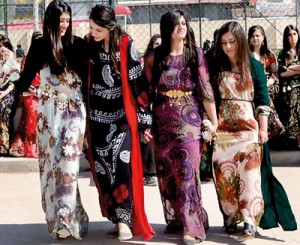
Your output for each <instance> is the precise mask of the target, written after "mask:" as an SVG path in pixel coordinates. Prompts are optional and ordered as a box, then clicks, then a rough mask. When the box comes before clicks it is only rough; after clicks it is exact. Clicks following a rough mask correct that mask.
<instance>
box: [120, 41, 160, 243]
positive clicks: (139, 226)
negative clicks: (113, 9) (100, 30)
mask: <svg viewBox="0 0 300 245" xmlns="http://www.w3.org/2000/svg"><path fill="white" fill-rule="evenodd" d="M127 51H128V36H127V35H124V36H123V38H122V40H121V42H120V56H121V57H120V59H121V80H122V91H123V98H124V107H125V113H126V119H127V122H128V125H129V128H130V133H131V156H130V162H131V174H132V176H131V182H132V192H133V214H132V222H133V235H135V236H139V235H142V237H143V240H150V239H151V238H152V237H153V236H154V235H155V232H154V230H153V228H152V227H151V225H150V224H149V223H148V220H147V217H146V213H145V208H144V207H145V206H144V180H143V167H142V166H143V162H142V156H141V149H140V137H139V132H138V120H137V111H136V102H135V99H134V98H133V95H132V92H131V88H130V85H129V82H128V70H127V69H128V68H127Z"/></svg>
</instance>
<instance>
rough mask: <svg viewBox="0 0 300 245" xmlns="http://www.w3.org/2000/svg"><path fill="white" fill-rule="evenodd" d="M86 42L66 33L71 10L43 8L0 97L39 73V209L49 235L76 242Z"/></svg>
mask: <svg viewBox="0 0 300 245" xmlns="http://www.w3.org/2000/svg"><path fill="white" fill-rule="evenodd" d="M87 54H88V51H87V45H86V43H85V42H84V40H83V39H82V38H79V37H77V36H74V35H72V10H71V7H70V6H69V5H68V4H67V3H66V2H64V1H63V0H54V1H52V2H51V3H50V4H49V5H48V6H47V9H46V11H45V18H44V27H43V36H42V37H40V38H38V39H37V40H36V41H35V42H34V43H33V44H32V45H31V46H30V48H29V51H28V54H27V56H26V62H25V66H24V70H23V71H22V73H21V77H20V79H19V80H18V81H16V82H15V83H10V85H9V86H8V88H7V89H6V90H5V91H2V92H1V93H0V98H2V97H4V96H6V95H7V93H9V92H11V91H12V90H16V91H18V92H24V91H27V90H29V92H30V93H35V92H36V89H32V88H30V85H31V84H32V81H33V79H34V78H35V77H36V74H37V73H39V74H40V87H39V101H38V109H37V135H38V160H39V169H40V183H41V194H42V198H41V199H42V207H43V210H44V212H45V218H46V221H47V225H48V231H49V233H50V234H51V236H52V237H53V238H61V239H64V238H67V237H70V236H71V237H74V238H75V239H78V240H81V238H82V236H83V235H85V234H86V233H87V231H88V221H89V219H88V216H87V213H86V212H85V210H84V208H83V205H82V202H81V198H80V193H79V188H78V175H79V156H80V155H81V151H82V147H83V141H84V134H85V125H86V110H85V107H84V103H83V97H82V92H81V86H82V82H84V81H86V78H87V70H88V69H87V64H88V62H87V61H88V56H87Z"/></svg>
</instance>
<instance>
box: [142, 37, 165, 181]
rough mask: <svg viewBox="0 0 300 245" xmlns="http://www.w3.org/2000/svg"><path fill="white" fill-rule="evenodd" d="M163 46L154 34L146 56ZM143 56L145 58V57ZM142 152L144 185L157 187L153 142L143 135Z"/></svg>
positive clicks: (159, 38)
mask: <svg viewBox="0 0 300 245" xmlns="http://www.w3.org/2000/svg"><path fill="white" fill-rule="evenodd" d="M160 44H161V36H160V34H154V35H153V36H152V37H151V39H150V41H149V43H148V45H147V49H146V51H145V54H144V56H147V55H149V54H150V53H151V52H153V51H154V49H155V48H156V47H157V46H159V45H160ZM144 56H143V57H144ZM143 57H142V58H141V64H142V65H144V58H143ZM141 151H142V157H143V168H144V185H145V186H156V185H157V180H156V179H155V178H154V176H155V175H156V170H155V157H154V149H153V142H152V141H147V140H146V139H145V138H144V137H143V135H142V136H141Z"/></svg>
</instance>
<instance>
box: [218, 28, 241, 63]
mask: <svg viewBox="0 0 300 245" xmlns="http://www.w3.org/2000/svg"><path fill="white" fill-rule="evenodd" d="M221 44H222V49H223V51H224V53H225V54H226V55H227V56H228V58H229V60H230V61H234V62H235V61H236V59H237V51H238V46H237V41H236V39H235V37H234V36H233V35H232V33H231V32H226V33H225V34H224V35H223V36H222V38H221Z"/></svg>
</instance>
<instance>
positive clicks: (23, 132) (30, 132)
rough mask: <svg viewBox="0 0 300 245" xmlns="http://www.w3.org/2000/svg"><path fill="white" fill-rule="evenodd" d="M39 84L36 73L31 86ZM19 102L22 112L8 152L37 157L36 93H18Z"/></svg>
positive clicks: (16, 155) (14, 154) (15, 154)
mask: <svg viewBox="0 0 300 245" xmlns="http://www.w3.org/2000/svg"><path fill="white" fill-rule="evenodd" d="M25 60H26V57H25V58H23V60H22V65H23V64H25ZM23 66H24V65H23ZM39 85H40V75H39V74H36V77H35V78H34V80H33V81H32V84H31V86H33V87H35V88H36V89H38V87H39ZM20 104H21V106H22V114H21V118H20V122H19V125H18V129H17V132H16V134H15V136H14V140H13V142H12V144H11V146H10V149H9V153H10V155H11V156H15V157H29V158H37V157H38V153H37V131H36V126H37V125H36V123H37V106H38V96H37V94H32V93H30V92H24V93H23V94H22V95H20Z"/></svg>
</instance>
